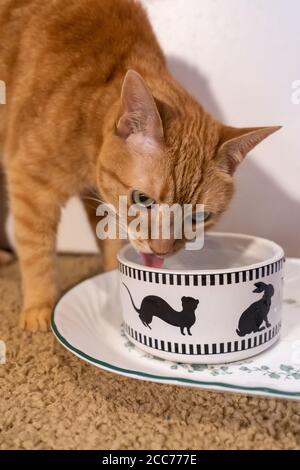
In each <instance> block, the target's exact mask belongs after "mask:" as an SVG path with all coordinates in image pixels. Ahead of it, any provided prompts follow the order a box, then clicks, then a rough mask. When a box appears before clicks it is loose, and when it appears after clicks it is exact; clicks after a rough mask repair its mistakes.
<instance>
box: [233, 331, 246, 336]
mask: <svg viewBox="0 0 300 470" xmlns="http://www.w3.org/2000/svg"><path fill="white" fill-rule="evenodd" d="M235 331H236V333H237V334H238V335H239V336H241V337H243V336H245V335H244V334H243V333H241V332H240V330H235Z"/></svg>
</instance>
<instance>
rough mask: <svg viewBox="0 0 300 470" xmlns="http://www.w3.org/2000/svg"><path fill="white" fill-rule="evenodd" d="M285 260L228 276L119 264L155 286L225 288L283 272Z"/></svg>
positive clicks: (124, 270)
mask: <svg viewBox="0 0 300 470" xmlns="http://www.w3.org/2000/svg"><path fill="white" fill-rule="evenodd" d="M284 262H285V259H284V258H282V259H280V260H279V261H276V262H275V263H272V264H269V265H267V266H263V267H261V268H255V269H250V270H245V271H236V272H233V273H226V274H171V273H168V271H166V272H165V273H163V272H162V273H158V272H152V271H147V270H144V269H136V268H130V267H128V266H126V265H124V264H122V263H119V270H120V272H121V273H122V274H124V275H125V276H127V277H130V278H132V279H137V280H139V281H144V282H150V283H153V284H164V285H168V286H174V285H175V286H223V285H229V284H239V283H243V282H247V281H256V280H257V279H262V278H264V277H266V276H269V275H271V274H274V273H277V272H279V271H281V270H282V268H283V265H284Z"/></svg>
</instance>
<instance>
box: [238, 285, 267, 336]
mask: <svg viewBox="0 0 300 470" xmlns="http://www.w3.org/2000/svg"><path fill="white" fill-rule="evenodd" d="M254 285H255V287H256V289H254V291H253V292H255V293H261V292H263V293H264V295H263V296H262V298H261V299H260V300H258V301H257V302H254V303H253V304H251V305H250V307H248V308H247V310H245V311H244V313H243V314H242V316H241V318H240V320H239V327H238V330H236V332H237V334H238V335H239V336H245V335H248V334H250V333H257V332H259V331H263V330H264V329H265V328H266V327H267V328H269V327H270V326H271V324H270V323H269V322H268V313H269V311H270V307H271V298H272V297H273V295H274V287H273V286H272V284H265V283H264V282H257V283H256V284H254ZM263 322H265V326H261V325H262V324H263Z"/></svg>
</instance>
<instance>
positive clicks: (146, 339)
mask: <svg viewBox="0 0 300 470" xmlns="http://www.w3.org/2000/svg"><path fill="white" fill-rule="evenodd" d="M124 328H125V331H126V332H127V334H128V335H129V336H130V337H131V338H133V339H135V340H136V341H138V342H139V343H142V344H144V345H145V346H148V347H149V348H152V349H157V350H159V351H165V352H169V353H173V354H186V355H190V356H207V355H214V354H229V353H235V352H238V351H246V350H248V349H252V348H255V347H257V346H261V345H262V344H265V343H268V342H269V341H271V340H272V339H273V338H274V337H275V336H277V335H278V334H279V332H280V329H281V322H279V323H278V324H277V325H276V326H274V327H273V328H272V327H270V328H268V329H267V330H266V331H263V332H261V333H258V334H257V335H255V336H252V337H250V338H244V339H241V340H237V341H229V342H226V343H213V344H187V343H173V342H171V341H163V340H159V339H155V338H152V337H151V336H147V335H144V334H142V333H139V332H138V331H136V330H134V329H133V328H131V327H130V326H129V325H127V324H126V323H125V324H124Z"/></svg>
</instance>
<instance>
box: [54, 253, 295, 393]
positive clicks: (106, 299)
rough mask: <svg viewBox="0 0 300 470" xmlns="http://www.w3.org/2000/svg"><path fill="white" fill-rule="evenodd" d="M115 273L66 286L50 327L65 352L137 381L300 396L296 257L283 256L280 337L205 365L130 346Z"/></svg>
mask: <svg viewBox="0 0 300 470" xmlns="http://www.w3.org/2000/svg"><path fill="white" fill-rule="evenodd" d="M118 284H119V281H118V273H117V271H114V272H112V273H109V274H101V275H99V276H96V277H93V278H91V279H88V280H86V281H84V282H82V283H81V284H78V285H77V286H76V287H74V288H73V289H71V290H70V291H68V292H67V293H66V294H65V295H64V296H63V297H62V298H61V299H60V301H59V302H58V303H57V305H56V307H55V309H54V311H53V315H52V330H53V332H54V334H55V336H56V337H57V338H58V340H59V341H60V342H61V343H62V345H63V346H65V347H66V348H67V349H68V350H69V351H71V352H73V353H74V354H75V355H76V356H78V357H80V358H81V359H83V360H85V361H87V362H89V363H91V364H93V365H95V366H96V367H100V368H101V369H105V370H109V371H111V372H114V373H117V374H121V375H125V376H127V377H132V378H136V379H141V380H148V381H153V382H161V383H167V384H176V385H183V386H191V387H198V388H204V389H210V390H220V391H224V392H225V391H231V392H239V393H246V394H249V395H264V396H276V397H281V398H289V399H295V400H300V260H299V259H288V260H287V263H286V274H285V292H284V307H283V325H282V333H281V340H280V341H279V342H278V343H276V345H274V346H273V347H271V348H270V349H269V350H267V351H266V352H263V353H261V354H259V355H258V356H255V357H253V358H251V359H249V360H245V361H242V362H235V363H231V364H228V365H226V364H224V365H217V366H216V365H215V366H212V365H211V366H206V365H187V364H177V363H172V362H169V361H166V360H162V359H156V358H154V357H152V356H150V355H148V354H147V353H144V352H143V351H141V350H139V349H138V348H136V347H135V346H133V345H132V344H131V343H130V342H129V341H128V340H127V338H126V337H125V335H124V332H123V329H122V319H121V308H120V301H119V285H118Z"/></svg>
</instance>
